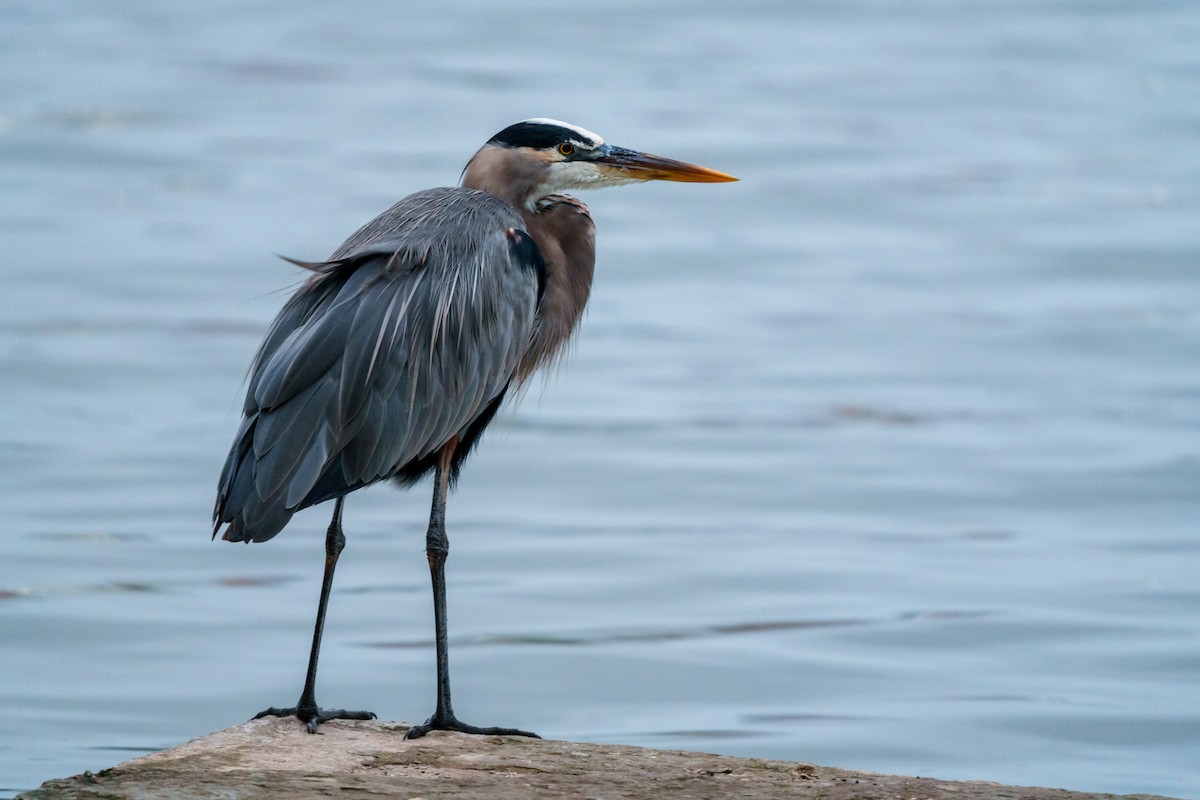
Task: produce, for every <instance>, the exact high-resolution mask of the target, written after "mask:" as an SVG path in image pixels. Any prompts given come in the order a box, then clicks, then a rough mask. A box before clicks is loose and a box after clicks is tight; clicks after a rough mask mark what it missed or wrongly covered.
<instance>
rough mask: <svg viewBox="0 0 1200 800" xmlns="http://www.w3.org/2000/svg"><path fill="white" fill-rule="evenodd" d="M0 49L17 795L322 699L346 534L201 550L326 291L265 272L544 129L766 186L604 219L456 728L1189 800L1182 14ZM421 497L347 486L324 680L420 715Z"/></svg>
mask: <svg viewBox="0 0 1200 800" xmlns="http://www.w3.org/2000/svg"><path fill="white" fill-rule="evenodd" d="M60 6H61V7H60ZM633 17H636V18H637V19H638V25H636V26H629V25H628V24H626V23H627V20H628V19H629V18H633ZM3 38H4V44H5V46H4V47H3V48H0V72H2V73H3V74H4V76H5V88H6V92H5V93H4V101H3V103H0V165H2V166H0V174H2V175H3V176H4V189H5V191H3V192H2V193H0V239H2V240H3V243H4V252H5V253H6V254H7V257H6V258H5V260H4V266H3V268H2V269H0V289H2V291H3V295H2V296H3V298H4V300H5V314H4V315H3V319H0V375H2V376H3V379H2V380H0V475H3V486H4V501H5V502H4V512H5V514H4V528H5V531H4V535H3V536H2V537H0V641H2V642H3V645H0V647H2V648H3V649H2V650H0V709H2V710H3V716H4V720H5V725H4V726H3V730H0V796H7V795H11V794H12V793H15V792H16V791H18V790H22V789H26V788H30V787H32V786H34V785H36V784H37V783H38V782H40V781H42V780H44V779H46V778H49V777H54V776H62V775H67V774H71V773H75V772H79V771H82V770H84V769H92V770H97V769H100V768H103V767H105V766H109V765H110V764H112V763H113V762H115V761H118V760H123V759H125V758H128V757H130V756H132V755H135V754H137V753H141V752H146V751H148V750H150V749H154V748H158V747H166V746H170V745H173V744H176V743H179V742H182V741H184V740H186V739H189V738H192V737H194V736H197V735H199V734H202V733H205V732H207V731H210V730H213V729H217V728H221V727H224V726H227V725H229V724H232V723H235V722H239V721H241V720H243V719H244V718H246V717H248V716H249V715H251V714H252V713H254V712H255V711H257V710H258V709H260V708H262V707H263V706H265V705H268V704H272V703H273V704H280V703H286V702H290V701H291V700H294V697H295V694H296V692H298V690H299V687H300V683H301V679H302V672H303V669H304V658H305V655H306V652H307V646H308V640H309V636H310V627H309V626H310V625H311V616H312V614H313V613H314V610H315V608H314V607H315V602H316V592H317V587H318V584H319V579H320V571H321V567H322V548H321V541H322V537H323V531H324V526H325V524H326V522H327V519H326V518H325V515H326V513H327V510H326V509H316V510H312V511H308V512H305V513H303V514H301V515H299V516H297V517H296V519H295V521H294V522H293V523H292V525H291V526H290V527H289V529H288V531H287V532H286V533H285V534H284V535H282V536H280V537H278V538H277V539H276V540H274V541H272V542H271V543H270V544H268V545H264V546H255V547H234V546H229V545H226V544H223V543H213V542H211V541H210V540H209V528H208V514H209V510H210V509H211V503H212V499H213V498H212V492H213V489H214V485H215V480H216V474H217V471H218V470H219V467H220V464H221V461H222V459H223V458H224V455H225V450H226V448H227V446H228V444H229V439H230V437H231V436H232V434H233V429H234V427H236V420H237V409H238V407H239V403H240V395H239V391H240V387H239V381H240V380H241V379H242V376H243V374H244V370H245V368H246V365H247V364H248V363H249V360H250V357H251V355H252V353H253V351H254V348H255V346H256V344H257V342H258V339H259V337H260V336H261V334H262V331H263V330H264V327H265V325H266V324H267V322H268V321H269V320H270V318H271V317H272V315H273V314H274V312H275V310H276V309H277V308H278V307H279V305H280V304H281V303H282V302H283V300H284V299H285V298H286V296H287V294H288V292H289V291H290V290H291V288H293V287H294V286H295V285H296V284H297V282H298V281H299V280H300V278H301V277H302V276H300V275H297V274H296V271H295V270H294V269H292V268H291V267H289V266H287V265H286V264H284V263H283V262H281V261H279V260H278V259H276V258H275V257H274V256H273V255H272V253H274V252H280V253H286V254H288V255H291V256H295V257H298V258H321V257H323V256H324V255H326V254H327V253H328V252H329V251H330V250H331V249H332V247H333V246H335V245H336V244H337V243H338V242H340V241H341V240H342V239H343V238H344V237H345V236H346V235H347V234H348V233H349V232H351V231H352V230H354V229H355V228H356V227H357V226H358V225H359V224H361V222H363V221H364V220H366V219H368V218H370V217H371V216H373V215H374V214H375V213H377V212H378V211H379V210H381V209H382V208H385V207H387V206H388V205H390V204H391V203H392V202H394V201H395V200H396V199H397V198H399V197H400V196H402V195H403V194H405V193H407V192H409V191H413V190H415V189H418V188H424V187H427V186H434V185H444V184H446V183H450V182H453V180H454V179H455V177H456V176H457V175H458V174H459V171H460V170H461V169H462V166H463V163H464V162H465V160H466V158H467V157H468V156H469V155H470V153H471V152H473V151H474V149H475V148H476V147H478V146H479V144H480V143H481V142H482V141H483V140H484V139H486V137H487V136H489V135H491V134H492V133H493V132H494V131H496V130H499V129H500V128H501V127H503V126H504V125H507V124H509V123H511V122H513V121H515V120H518V119H521V118H525V117H531V116H542V115H549V116H555V117H561V118H564V119H569V120H572V121H577V122H579V123H581V124H584V125H586V126H587V127H589V128H592V129H595V130H597V131H599V132H600V133H602V134H603V135H605V136H606V137H607V138H608V139H609V140H610V141H613V142H615V143H617V144H622V145H626V146H631V147H639V148H644V149H647V150H650V151H653V152H662V153H666V154H668V155H671V156H677V157H680V158H684V159H687V160H690V161H695V162H698V163H703V164H709V165H712V166H713V167H716V168H720V169H723V170H728V171H729V172H731V173H733V174H736V175H738V176H740V177H741V178H743V180H742V182H741V183H737V184H730V185H728V186H719V187H696V186H683V185H662V186H653V185H649V186H643V187H631V188H628V189H620V190H613V191H609V192H606V193H603V194H596V195H589V196H588V197H587V199H588V202H589V203H590V205H591V207H592V210H593V213H594V215H595V217H596V218H597V222H598V226H599V264H598V270H597V283H596V288H595V292H594V296H593V302H592V305H591V308H590V311H589V314H588V318H587V320H586V322H585V325H584V327H583V332H582V335H581V337H580V339H579V341H578V344H577V347H576V348H575V352H574V353H573V355H572V358H571V359H570V361H571V363H570V365H569V366H568V367H567V368H565V369H563V370H561V371H559V372H556V373H555V374H553V375H551V376H549V378H548V379H547V381H546V383H545V385H544V386H542V385H538V386H535V387H533V388H532V389H531V390H530V391H529V392H528V394H527V396H526V398H525V399H524V402H523V404H522V405H521V406H520V409H519V410H518V411H517V412H516V413H515V415H512V414H510V415H505V416H503V417H502V419H500V420H498V422H497V424H496V425H495V426H494V429H493V430H492V431H491V432H490V433H489V436H488V438H487V441H486V442H485V443H484V445H483V446H482V447H481V448H480V450H479V452H478V454H477V455H476V456H473V460H472V463H471V465H470V466H469V468H468V469H467V470H466V471H465V473H464V478H463V481H462V484H461V487H460V489H459V491H458V492H457V493H456V495H455V496H454V498H453V499H452V501H451V504H450V510H449V517H450V519H449V524H450V536H451V539H452V540H453V543H454V548H453V549H454V554H453V557H452V558H451V559H450V562H449V565H448V570H449V580H450V582H451V584H452V588H451V593H450V597H451V601H450V602H451V605H452V607H451V610H450V613H451V628H450V630H451V636H452V638H453V640H454V641H453V650H454V659H455V679H456V699H457V700H458V702H459V705H460V707H461V708H463V709H470V710H471V714H470V716H471V718H473V719H489V720H496V721H497V722H501V723H504V724H513V725H519V726H521V727H526V728H532V729H535V730H538V731H539V732H541V733H543V734H545V735H548V736H553V737H561V738H570V739H582V740H590V741H615V742H625V743H635V744H639V743H640V744H646V745H650V746H655V747H667V748H691V749H701V750H706V751H716V752H724V753H733V754H743V755H753V756H760V757H768V758H780V759H790V760H795V761H803V762H815V763H826V764H833V765H838V766H844V767H858V768H865V769H871V770H877V771H884V772H901V773H908V774H921V775H937V776H940V777H947V778H978V779H988V780H997V781H1004V782H1010V783H1018V784H1042V785H1055V786H1066V787H1070V788H1076V789H1091V790H1101V791H1114V792H1116V791H1122V792H1133V791H1143V792H1161V793H1166V794H1175V795H1194V794H1195V793H1196V792H1197V790H1198V789H1200V768H1198V767H1197V766H1196V765H1197V764H1200V758H1196V754H1197V752H1200V712H1198V710H1197V709H1200V702H1198V701H1200V694H1198V690H1197V683H1196V681H1195V676H1196V674H1197V673H1198V672H1200V645H1198V644H1197V642H1200V638H1198V637H1197V636H1196V633H1197V631H1196V615H1195V611H1196V608H1197V607H1198V603H1200V583H1198V582H1197V581H1198V579H1197V575H1200V569H1198V567H1200V563H1198V562H1200V538H1198V537H1197V531H1198V528H1197V526H1196V520H1197V518H1198V517H1200V493H1198V492H1197V489H1196V487H1197V486H1200V437H1198V436H1197V424H1198V423H1200V411H1198V409H1200V378H1198V377H1197V375H1198V373H1197V370H1196V364H1197V363H1198V361H1200V335H1198V334H1200V312H1198V311H1197V308H1200V305H1198V300H1200V270H1198V269H1197V267H1198V264H1197V254H1198V253H1200V226H1197V225H1196V224H1195V223H1196V219H1197V203H1198V199H1200V198H1198V196H1197V192H1196V187H1197V186H1200V150H1197V149H1196V147H1195V146H1194V145H1195V142H1194V134H1195V131H1196V130H1200V91H1198V89H1200V27H1198V26H1197V25H1196V22H1195V14H1194V8H1193V7H1192V6H1191V5H1190V4H1187V3H1182V2H1160V3H1154V4H1125V5H1122V4H1116V3H1107V2H1100V1H1099V0H1097V1H1096V2H1080V3H1071V4H1046V3H1023V2H1017V1H1016V0H1013V2H1003V3H988V4H979V3H974V4H954V3H936V2H920V3H906V4H899V5H895V6H889V5H887V4H879V3H873V2H866V1H865V0H863V1H862V2H859V1H858V0H856V1H855V2H836V3H833V2H817V3H805V4H794V3H770V2H763V3H757V4H751V5H748V6H747V5H744V4H742V5H737V6H733V5H728V6H726V5H722V4H716V3H707V4H704V3H702V4H696V3H689V4H681V3H665V4H659V5H656V6H653V7H646V6H644V4H633V3H632V2H628V1H627V0H614V2H612V3H610V4H609V7H608V8H607V9H606V13H605V14H604V15H603V16H602V17H599V18H597V17H594V16H593V17H590V18H588V19H586V21H585V20H583V19H582V18H581V17H580V16H579V15H578V14H571V13H561V14H560V13H556V14H546V13H545V9H544V8H541V7H538V6H536V5H534V4H524V5H522V4H505V5H503V6H501V5H493V4H483V3H476V4H472V3H465V4H461V5H459V6H457V7H454V8H450V7H447V6H444V5H429V6H422V7H410V8H406V9H405V10H404V12H403V14H402V15H397V14H396V12H395V8H394V6H393V5H391V4H385V3H381V2H380V3H366V4H358V5H356V6H355V7H354V8H353V9H349V10H348V9H346V8H343V7H341V6H337V5H329V4H327V5H324V6H306V7H299V8H298V7H295V6H294V5H292V4H287V5H285V4H283V3H280V2H276V1H275V0H266V1H265V2H263V3H259V4H255V5H252V6H247V5H245V4H217V5H215V6H214V5H213V4H211V3H204V4H201V3H173V4H155V3H148V2H139V1H138V0H130V1H129V2H123V3H119V4H115V5H114V4H104V5H103V6H101V5H95V6H90V5H89V6H79V5H78V4H75V5H71V6H69V7H68V6H66V5H65V4H60V3H57V2H45V3H41V4H26V6H25V7H23V8H20V9H16V8H13V9H9V10H7V11H6V12H5V27H4V33H3ZM428 502H429V500H428V489H427V487H424V488H418V489H416V490H413V491H410V492H407V493H399V492H396V491H393V490H391V489H389V488H386V487H380V488H376V489H372V490H369V491H366V492H362V493H358V494H356V495H354V497H353V498H352V499H351V501H350V502H349V503H348V505H347V516H346V529H347V535H348V538H349V545H348V548H347V550H346V553H345V555H344V556H343V559H342V561H341V565H340V566H339V576H338V584H337V586H336V587H335V592H334V598H333V601H332V606H331V610H330V619H329V624H328V628H327V634H326V644H325V648H324V650H323V651H322V662H323V663H322V673H321V686H320V691H321V694H322V697H323V698H327V699H328V701H329V702H331V703H336V704H339V705H344V706H346V707H364V708H371V709H373V710H375V711H377V712H378V713H380V715H381V716H382V718H384V719H389V718H390V719H398V720H414V719H422V718H424V716H425V715H427V714H428V712H429V704H430V703H431V701H432V696H433V655H432V652H431V647H430V639H431V627H432V626H431V623H430V619H429V617H430V614H429V599H428V588H427V580H428V578H427V575H426V567H425V560H424V557H423V554H422V552H421V548H422V546H423V526H424V522H425V520H426V519H427V515H428ZM464 713H465V711H464Z"/></svg>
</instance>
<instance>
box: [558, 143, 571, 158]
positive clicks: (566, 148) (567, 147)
mask: <svg viewBox="0 0 1200 800" xmlns="http://www.w3.org/2000/svg"><path fill="white" fill-rule="evenodd" d="M558 152H559V153H560V154H562V155H564V156H569V155H571V154H572V153H574V152H575V145H573V144H571V143H570V142H563V143H562V144H560V145H559V146H558Z"/></svg>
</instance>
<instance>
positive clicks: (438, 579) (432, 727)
mask: <svg viewBox="0 0 1200 800" xmlns="http://www.w3.org/2000/svg"><path fill="white" fill-rule="evenodd" d="M457 446H458V437H455V438H453V439H451V440H450V441H449V442H448V443H447V444H446V445H445V446H444V447H443V448H442V451H441V453H439V454H438V463H437V468H436V472H435V473H434V478H433V508H432V509H431V510H430V512H429V530H428V531H427V532H426V534H425V555H426V556H427V557H428V559H429V575H430V577H431V578H432V580H433V627H434V639H435V641H436V648H437V707H436V709H435V710H434V712H433V716H432V717H430V718H429V719H427V720H425V722H423V723H421V724H420V725H413V726H412V727H411V728H409V729H408V732H407V733H406V734H405V735H404V738H406V739H417V738H419V737H421V736H424V735H425V734H427V733H429V732H430V731H459V732H460V733H480V734H486V735H491V736H532V737H533V738H535V739H540V738H541V737H540V736H538V735H537V734H536V733H530V732H529V731H522V730H517V729H516V728H480V727H477V726H475V725H468V724H466V723H465V722H459V720H458V718H457V717H456V716H454V707H453V706H452V705H451V703H450V658H449V647H448V645H447V641H446V557H447V556H448V555H449V554H450V539H449V538H447V536H446V494H447V492H448V491H449V489H450V464H451V462H452V460H453V457H454V449H455V447H457Z"/></svg>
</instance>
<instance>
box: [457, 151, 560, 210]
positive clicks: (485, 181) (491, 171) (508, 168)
mask: <svg viewBox="0 0 1200 800" xmlns="http://www.w3.org/2000/svg"><path fill="white" fill-rule="evenodd" d="M545 171H546V165H545V164H544V163H542V162H541V161H538V160H536V159H530V158H529V157H528V156H527V155H522V154H521V153H520V152H518V151H515V150H510V149H508V148H504V147H494V146H491V145H489V146H487V147H484V148H483V149H482V150H480V151H479V152H478V153H476V154H475V156H474V157H473V158H472V159H471V162H470V163H469V164H467V168H466V169H465V170H463V176H462V185H463V187H464V188H467V189H481V190H483V191H485V192H487V193H488V194H492V195H495V196H496V197H499V198H500V199H501V200H503V201H504V202H506V203H508V204H509V205H511V206H512V207H513V208H515V209H517V211H519V212H521V214H522V216H524V215H527V214H528V213H529V212H530V211H531V210H532V209H533V204H534V203H535V202H537V200H538V199H539V198H537V197H534V196H533V195H534V192H535V190H536V189H537V187H538V186H539V185H540V184H541V183H542V179H543V177H544V174H545Z"/></svg>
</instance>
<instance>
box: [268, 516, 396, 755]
mask: <svg viewBox="0 0 1200 800" xmlns="http://www.w3.org/2000/svg"><path fill="white" fill-rule="evenodd" d="M344 499H345V498H342V497H339V498H338V499H337V501H336V502H335V504H334V506H333V519H332V520H330V522H329V530H328V531H327V532H326V533H325V578H324V579H323V580H322V581H321V599H320V601H319V602H318V603H317V624H316V626H315V627H314V629H313V642H312V650H311V651H310V652H309V654H308V675H307V677H305V679H304V691H302V692H301V693H300V700H299V702H297V703H296V705H294V706H292V707H291V708H275V707H274V706H272V707H271V708H268V709H267V710H266V711H260V712H259V713H257V714H255V715H254V718H255V719H261V718H262V717H298V718H299V719H300V721H301V722H303V723H305V725H306V726H307V727H308V732H309V733H316V732H317V726H318V725H320V724H321V723H322V722H327V721H328V720H331V719H375V715H374V714H373V713H371V712H370V711H347V710H345V709H344V708H336V709H333V708H330V709H323V708H321V707H319V706H318V705H317V692H316V687H317V657H318V655H319V654H320V652H321V635H322V634H323V633H324V632H325V609H326V608H327V607H328V606H329V591H330V589H332V588H333V571H334V569H336V568H337V560H338V556H340V555H341V554H342V550H343V549H344V548H345V547H346V536H345V534H343V533H342V503H343V501H344Z"/></svg>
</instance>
